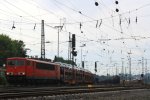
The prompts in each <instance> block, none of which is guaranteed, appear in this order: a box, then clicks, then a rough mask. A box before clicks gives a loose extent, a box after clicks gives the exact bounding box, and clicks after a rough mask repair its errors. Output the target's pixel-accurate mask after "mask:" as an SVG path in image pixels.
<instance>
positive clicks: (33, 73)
mask: <svg viewBox="0 0 150 100" xmlns="http://www.w3.org/2000/svg"><path fill="white" fill-rule="evenodd" d="M5 75H6V79H7V81H8V83H10V84H25V85H26V84H34V85H38V84H39V85H40V84H59V85H61V84H63V85H64V84H69V85H77V84H93V81H94V75H93V73H92V72H90V71H88V70H85V69H83V68H79V67H76V66H75V65H74V66H72V65H70V64H65V63H61V62H52V61H51V62H48V61H43V60H38V59H32V58H23V57H11V58H7V62H6V73H5Z"/></svg>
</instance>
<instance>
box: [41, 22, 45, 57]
mask: <svg viewBox="0 0 150 100" xmlns="http://www.w3.org/2000/svg"><path fill="white" fill-rule="evenodd" d="M41 58H42V59H45V33H44V20H42V21H41Z"/></svg>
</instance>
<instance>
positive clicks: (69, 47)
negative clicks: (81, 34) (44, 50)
mask: <svg viewBox="0 0 150 100" xmlns="http://www.w3.org/2000/svg"><path fill="white" fill-rule="evenodd" d="M70 35H71V33H70V32H69V42H68V60H71V47H72V45H71V44H72V41H71V36H70Z"/></svg>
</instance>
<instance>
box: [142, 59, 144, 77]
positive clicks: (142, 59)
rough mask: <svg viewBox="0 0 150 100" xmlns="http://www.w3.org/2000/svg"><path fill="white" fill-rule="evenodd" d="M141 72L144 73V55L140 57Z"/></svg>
mask: <svg viewBox="0 0 150 100" xmlns="http://www.w3.org/2000/svg"><path fill="white" fill-rule="evenodd" d="M142 74H143V75H144V57H142Z"/></svg>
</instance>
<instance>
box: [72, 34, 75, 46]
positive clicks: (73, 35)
mask: <svg viewBox="0 0 150 100" xmlns="http://www.w3.org/2000/svg"><path fill="white" fill-rule="evenodd" d="M75 46H76V38H75V34H72V48H75Z"/></svg>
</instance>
